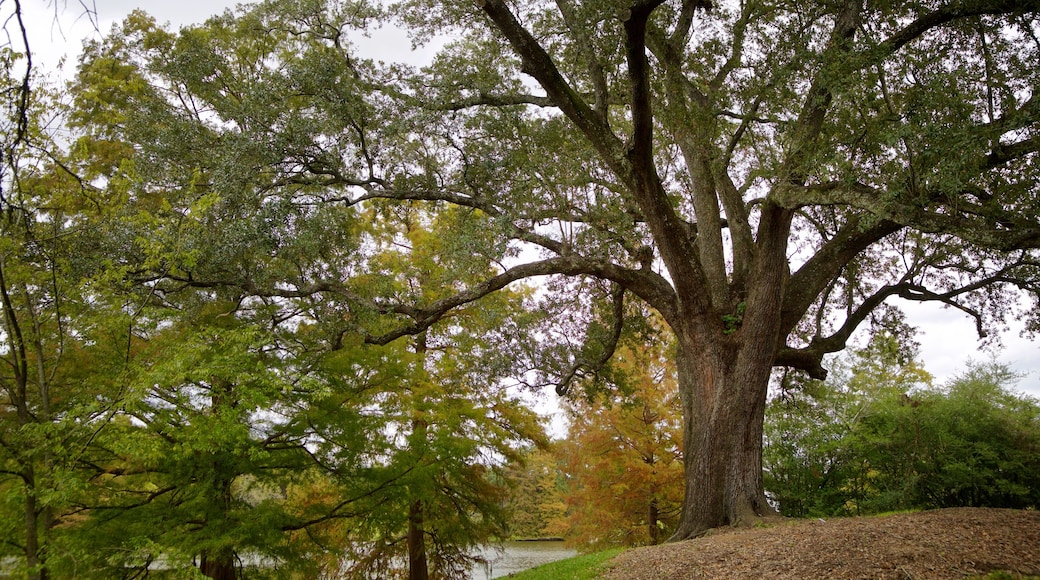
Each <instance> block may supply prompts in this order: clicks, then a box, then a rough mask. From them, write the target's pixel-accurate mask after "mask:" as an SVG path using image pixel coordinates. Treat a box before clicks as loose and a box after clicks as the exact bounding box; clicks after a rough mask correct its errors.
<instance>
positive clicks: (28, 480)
mask: <svg viewBox="0 0 1040 580" xmlns="http://www.w3.org/2000/svg"><path fill="white" fill-rule="evenodd" d="M22 478H23V480H24V482H25V487H24V489H25V506H24V507H25V564H26V566H28V567H29V570H30V573H29V578H32V579H33V580H47V578H49V574H48V573H47V567H46V564H45V562H44V560H43V557H42V554H41V550H40V528H41V524H42V522H41V521H40V519H41V518H40V510H39V509H38V508H37V504H36V491H37V490H36V485H35V475H34V473H33V471H32V469H31V468H29V469H26V470H25V472H24V473H23V475H22Z"/></svg>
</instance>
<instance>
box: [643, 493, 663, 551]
mask: <svg viewBox="0 0 1040 580" xmlns="http://www.w3.org/2000/svg"><path fill="white" fill-rule="evenodd" d="M659 519H660V518H659V516H658V511H657V498H656V497H651V498H650V505H649V506H647V510H646V531H647V534H648V535H649V536H650V545H651V546H656V545H657V544H660V543H661V530H660V528H658V527H657V521H658V520H659Z"/></svg>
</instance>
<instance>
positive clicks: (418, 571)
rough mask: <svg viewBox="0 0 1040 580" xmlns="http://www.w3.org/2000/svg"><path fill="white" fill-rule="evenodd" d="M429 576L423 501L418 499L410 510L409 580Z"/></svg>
mask: <svg viewBox="0 0 1040 580" xmlns="http://www.w3.org/2000/svg"><path fill="white" fill-rule="evenodd" d="M429 578H430V571H429V568H428V566H427V564H426V537H425V532H424V531H423V513H422V501H420V500H416V501H415V502H414V503H413V504H412V506H411V508H410V509H409V510H408V580H429Z"/></svg>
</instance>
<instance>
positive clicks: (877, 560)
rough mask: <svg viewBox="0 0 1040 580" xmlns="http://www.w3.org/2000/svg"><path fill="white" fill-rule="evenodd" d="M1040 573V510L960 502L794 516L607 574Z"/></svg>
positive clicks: (629, 555) (642, 579)
mask: <svg viewBox="0 0 1040 580" xmlns="http://www.w3.org/2000/svg"><path fill="white" fill-rule="evenodd" d="M993 571H1008V572H1011V573H1012V576H1011V577H1016V578H1017V577H1018V575H1040V512H1037V511H1016V510H997V509H979V508H957V509H946V510H937V511H928V512H920V513H911V514H895V515H888V516H879V517H869V518H842V519H833V520H827V521H823V520H791V521H782V522H780V523H777V524H776V525H772V526H769V527H759V528H752V529H740V530H726V531H723V532H720V533H715V534H712V535H709V536H706V537H702V538H698V539H695V540H689V541H685V542H679V543H675V544H666V545H663V546H654V547H648V548H639V549H635V550H629V551H627V552H624V553H622V554H621V555H619V556H618V557H617V558H615V559H614V561H613V562H612V564H611V567H610V571H609V572H608V573H607V574H605V575H604V576H603V578H607V579H612V580H650V579H653V580H664V579H680V578H681V579H690V578H712V579H718V578H791V579H795V578H797V579H804V578H828V579H843V578H878V579H881V578H893V579H896V578H898V579H901V580H905V579H914V580H920V579H926V578H927V579H939V578H964V577H970V576H985V575H986V574H988V573H990V572H993Z"/></svg>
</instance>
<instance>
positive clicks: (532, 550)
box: [473, 540, 578, 580]
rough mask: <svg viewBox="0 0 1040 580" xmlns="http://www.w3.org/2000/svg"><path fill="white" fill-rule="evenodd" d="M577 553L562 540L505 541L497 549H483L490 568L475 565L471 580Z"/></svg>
mask: <svg viewBox="0 0 1040 580" xmlns="http://www.w3.org/2000/svg"><path fill="white" fill-rule="evenodd" d="M577 555H578V552H576V551H574V550H572V549H570V548H567V547H564V545H563V542H553V541H542V540H539V541H533V542H505V543H504V544H502V545H501V547H500V548H499V549H497V550H496V549H495V548H494V547H492V548H488V549H486V550H485V551H484V557H485V558H487V559H488V560H489V561H490V565H489V566H488V568H490V569H489V570H485V569H484V567H483V566H477V568H476V569H475V570H473V580H487V579H488V578H501V577H502V576H508V575H509V574H512V573H513V572H520V571H521V570H527V569H528V568H534V567H535V566H540V565H542V564H547V563H549V562H555V561H556V560H563V559H565V558H570V557H573V556H577Z"/></svg>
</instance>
